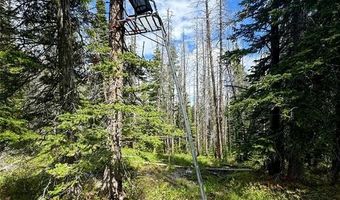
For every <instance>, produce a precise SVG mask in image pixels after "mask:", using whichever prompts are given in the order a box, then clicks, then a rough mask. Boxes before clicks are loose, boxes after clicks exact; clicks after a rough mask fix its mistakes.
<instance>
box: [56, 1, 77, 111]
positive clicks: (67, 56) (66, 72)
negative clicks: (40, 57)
mask: <svg viewBox="0 0 340 200" xmlns="http://www.w3.org/2000/svg"><path fill="white" fill-rule="evenodd" d="M57 7H58V14H57V18H58V46H57V48H58V65H59V70H60V72H61V75H60V76H61V81H60V100H61V108H62V110H63V111H66V112H72V111H73V110H74V109H75V101H76V98H75V97H76V91H75V89H76V87H75V80H74V71H73V64H74V60H73V44H72V43H73V30H72V24H71V16H70V10H71V8H70V0H57Z"/></svg>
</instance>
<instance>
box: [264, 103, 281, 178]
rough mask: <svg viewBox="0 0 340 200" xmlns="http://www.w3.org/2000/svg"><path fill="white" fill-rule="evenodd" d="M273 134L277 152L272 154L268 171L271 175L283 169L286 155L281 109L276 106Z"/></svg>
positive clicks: (273, 113)
mask: <svg viewBox="0 0 340 200" xmlns="http://www.w3.org/2000/svg"><path fill="white" fill-rule="evenodd" d="M271 132H272V133H271V134H272V135H273V138H274V148H275V150H276V154H274V155H271V157H270V163H269V165H268V171H269V174H270V175H277V174H280V173H281V172H282V171H283V166H284V156H283V153H282V152H283V139H284V138H281V135H282V131H281V109H280V108H279V107H277V106H275V107H274V108H273V109H272V111H271Z"/></svg>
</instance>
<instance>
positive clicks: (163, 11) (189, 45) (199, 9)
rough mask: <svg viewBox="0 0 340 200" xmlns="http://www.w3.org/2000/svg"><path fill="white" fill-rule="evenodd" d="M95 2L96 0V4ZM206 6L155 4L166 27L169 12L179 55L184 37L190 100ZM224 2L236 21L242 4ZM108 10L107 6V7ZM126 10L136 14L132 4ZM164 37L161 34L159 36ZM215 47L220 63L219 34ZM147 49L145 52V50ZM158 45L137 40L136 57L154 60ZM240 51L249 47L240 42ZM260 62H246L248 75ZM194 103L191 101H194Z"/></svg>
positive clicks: (213, 2)
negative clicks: (197, 35) (199, 27)
mask: <svg viewBox="0 0 340 200" xmlns="http://www.w3.org/2000/svg"><path fill="white" fill-rule="evenodd" d="M93 1H95V0H93ZM199 1H200V2H203V1H202V0H155V3H156V5H157V9H158V13H159V15H160V17H161V18H162V19H163V22H164V23H165V19H166V16H167V10H169V11H170V13H171V24H172V26H171V27H172V31H171V32H172V35H171V36H172V42H173V44H174V46H175V47H176V48H177V52H180V49H181V45H182V40H183V37H184V40H185V45H186V50H187V56H186V58H187V66H188V75H187V78H188V80H187V88H186V90H187V92H188V93H189V96H190V97H193V96H194V88H195V86H194V85H193V83H194V82H195V81H193V80H194V75H195V52H196V51H197V49H196V46H195V20H194V19H195V18H196V17H202V16H203V15H204V13H203V10H204V4H203V3H200V4H199V3H197V2H199ZM223 1H224V2H223V3H224V7H225V11H224V16H225V17H226V16H227V17H229V18H234V16H235V14H236V13H237V12H238V11H239V10H240V9H241V7H240V5H239V3H240V2H241V0H223ZM218 2H219V0H210V8H211V9H212V10H217V9H214V8H218V7H217V3H218ZM107 9H108V5H107ZM126 10H127V12H128V13H131V14H133V10H132V8H131V5H130V3H129V2H128V1H127V3H126ZM211 18H212V19H217V14H214V12H212V14H211ZM216 27H217V24H215V25H214V24H213V25H212V29H213V30H212V31H213V32H214V30H216ZM230 32H231V30H230V29H226V30H225V32H224V34H225V36H224V37H227V36H228V35H229V34H230ZM160 34H161V33H159V35H160ZM147 36H149V37H151V38H154V36H153V35H152V34H147ZM212 40H213V41H212V47H213V54H214V60H215V62H216V61H217V60H218V55H219V53H218V52H219V51H218V41H217V37H216V34H215V35H214V34H212ZM129 41H131V39H129V37H126V42H127V43H129ZM128 45H129V44H128ZM224 45H225V47H224V48H225V49H228V48H230V45H228V44H227V42H224ZM143 46H144V48H142V47H143ZM156 46H157V44H156V43H155V42H153V41H151V40H149V39H147V38H144V37H142V36H138V37H137V54H139V55H140V56H143V57H144V58H146V59H151V58H152V57H153V53H154V51H155V49H156ZM238 46H239V47H244V46H246V44H245V43H244V42H242V41H241V40H240V41H239V42H238ZM256 59H257V56H256V55H249V56H246V57H244V58H243V64H244V66H245V69H246V71H249V69H250V67H251V66H252V65H254V60H256ZM191 101H192V99H191Z"/></svg>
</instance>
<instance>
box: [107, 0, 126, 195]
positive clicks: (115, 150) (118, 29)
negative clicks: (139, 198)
mask: <svg viewBox="0 0 340 200" xmlns="http://www.w3.org/2000/svg"><path fill="white" fill-rule="evenodd" d="M123 3H124V1H123V0H111V1H110V46H111V50H112V51H111V59H112V61H118V56H119V54H121V53H123V45H124V29H123V26H122V24H121V22H120V21H119V20H121V19H122V18H123ZM112 73H113V75H112V76H111V77H109V78H108V80H107V83H106V84H107V86H106V90H105V91H104V92H105V94H106V95H105V96H106V99H105V100H106V103H108V104H117V103H122V100H123V99H122V90H123V76H122V74H123V63H118V65H117V66H116V69H115V71H114V72H112ZM122 121H123V114H122V112H121V111H119V110H113V111H112V114H111V115H110V116H109V117H108V127H107V130H108V134H109V143H110V147H111V152H112V160H111V165H110V166H108V167H107V169H106V171H107V172H106V174H107V175H108V176H107V177H104V178H106V181H107V182H108V187H109V188H108V190H109V199H112V200H120V199H123V198H124V194H123V175H122V173H123V172H122V171H123V169H122V153H121V137H122V125H123V124H122Z"/></svg>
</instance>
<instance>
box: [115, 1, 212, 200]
mask: <svg viewBox="0 0 340 200" xmlns="http://www.w3.org/2000/svg"><path fill="white" fill-rule="evenodd" d="M150 1H151V2H153V5H154V11H153V10H152V9H151V10H150V11H148V12H145V13H142V14H139V15H133V16H127V17H126V18H125V19H123V20H121V22H122V23H123V24H124V29H125V35H126V36H133V35H141V36H143V37H145V38H147V39H149V40H151V41H153V42H155V43H157V44H160V45H162V46H164V47H165V50H166V53H167V56H168V62H169V64H168V67H169V72H170V73H171V76H172V78H173V80H174V84H175V87H176V90H177V98H178V102H179V104H180V109H181V112H182V116H183V119H184V127H185V132H186V136H187V138H188V142H189V147H190V150H191V155H192V159H193V165H194V168H195V172H196V176H197V181H198V184H199V188H200V196H201V199H202V200H206V199H207V197H206V194H205V189H204V183H203V179H202V175H201V171H200V168H199V165H198V161H197V154H196V149H195V146H194V142H193V137H192V132H191V127H190V122H189V118H188V113H187V111H186V106H185V103H184V98H183V93H182V88H181V86H180V84H179V81H178V77H177V75H176V70H175V61H174V60H173V58H172V54H171V49H170V41H169V40H168V39H167V32H166V30H165V28H164V25H163V21H162V19H161V17H160V16H159V14H158V11H157V7H156V4H155V2H154V1H153V0H150ZM156 32H161V35H158V34H156ZM146 33H153V35H154V36H156V38H159V39H160V40H161V41H162V42H161V43H160V42H158V40H155V39H153V38H152V37H149V36H148V35H146Z"/></svg>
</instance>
